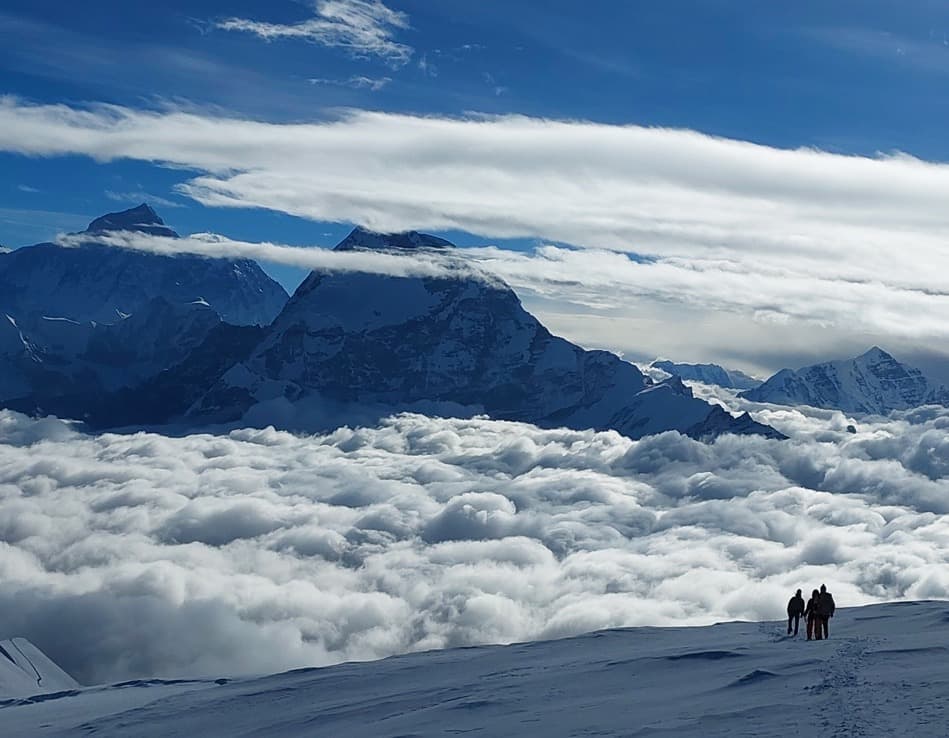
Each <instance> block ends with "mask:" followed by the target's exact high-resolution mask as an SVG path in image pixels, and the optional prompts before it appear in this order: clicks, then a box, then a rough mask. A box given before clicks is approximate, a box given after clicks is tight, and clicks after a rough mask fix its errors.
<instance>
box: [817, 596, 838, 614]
mask: <svg viewBox="0 0 949 738" xmlns="http://www.w3.org/2000/svg"><path fill="white" fill-rule="evenodd" d="M836 609H837V605H836V604H835V603H834V596H833V595H832V594H831V593H830V592H821V594H820V597H818V598H817V614H818V615H820V616H821V617H822V618H831V617H833V616H834V611H835V610H836Z"/></svg>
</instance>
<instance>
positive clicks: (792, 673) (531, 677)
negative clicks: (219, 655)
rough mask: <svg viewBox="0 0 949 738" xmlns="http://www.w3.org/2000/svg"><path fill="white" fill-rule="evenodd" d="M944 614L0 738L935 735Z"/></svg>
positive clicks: (553, 656)
mask: <svg viewBox="0 0 949 738" xmlns="http://www.w3.org/2000/svg"><path fill="white" fill-rule="evenodd" d="M947 623H949V603H946V602H909V603H898V604H887V605H873V606H869V607H863V608H853V609H841V610H839V611H838V613H837V616H836V617H835V618H834V619H833V620H831V639H830V640H828V641H813V642H806V641H805V640H804V638H803V633H802V634H801V635H800V636H799V637H798V638H797V639H791V638H787V637H786V636H785V631H784V627H785V624H784V623H783V622H781V623H773V622H772V623H725V624H720V625H715V626H711V627H704V628H635V629H624V630H612V631H601V632H598V633H590V634H587V635H583V636H579V637H575V638H567V639H563V640H556V641H545V642H535V643H525V644H518V645H511V646H489V647H477V648H463V649H454V650H447V651H433V652H427V653H418V654H411V655H407V656H400V657H395V658H390V659H386V660H383V661H376V662H365V663H350V664H341V665H339V666H334V667H329V668H325V669H303V670H298V671H292V672H287V673H285V674H277V675H273V676H267V677H263V678H255V679H240V680H233V681H227V680H223V679H222V680H217V681H212V680H205V681H177V682H174V681H172V682H169V681H159V680H154V681H147V682H127V683H124V684H118V685H113V686H110V687H97V688H91V689H86V690H83V691H81V692H79V693H78V694H69V693H67V694H65V695H62V696H58V697H57V696H55V695H54V696H53V697H52V698H39V699H37V698H34V699H27V700H10V701H8V702H7V703H6V704H5V705H2V706H0V729H2V731H3V733H4V735H8V734H9V735H30V736H73V735H87V734H93V735H96V736H123V737H128V738H133V737H135V736H155V735H161V736H189V737H190V736H198V735H200V736H347V737H348V738H386V737H389V738H396V737H397V736H398V737H401V738H407V737H408V736H413V738H427V737H429V736H432V737H434V736H450V735H479V736H517V737H518V738H535V737H537V738H540V737H544V738H546V737H547V736H593V735H595V736H660V735H662V736H695V737H698V736H703V737H704V736H723V737H727V738H733V737H734V736H743V735H744V736H765V737H766V736H782V737H783V736H787V735H795V734H797V733H798V732H800V731H801V730H802V729H806V728H810V729H812V732H814V733H815V734H817V735H820V736H828V737H830V736H841V737H843V736H865V737H868V738H869V737H872V736H886V737H887V738H894V737H896V738H899V737H903V736H905V737H907V738H908V737H910V736H912V737H914V738H927V737H929V736H940V737H942V736H945V735H946V732H947V710H949V701H947V700H946V697H945V695H946V691H947V688H949V665H947V661H946V658H945V655H946V652H947V650H949V629H947V627H946V626H947Z"/></svg>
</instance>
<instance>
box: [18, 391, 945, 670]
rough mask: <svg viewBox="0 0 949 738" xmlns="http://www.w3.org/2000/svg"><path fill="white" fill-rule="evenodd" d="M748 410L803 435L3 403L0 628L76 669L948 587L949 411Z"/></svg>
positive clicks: (588, 625) (283, 664)
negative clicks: (32, 414)
mask: <svg viewBox="0 0 949 738" xmlns="http://www.w3.org/2000/svg"><path fill="white" fill-rule="evenodd" d="M763 412H764V414H765V415H766V416H768V417H766V418H764V419H765V420H767V422H769V423H772V424H774V425H776V426H778V427H780V428H781V429H782V430H784V431H785V432H790V433H792V434H793V435H794V437H795V440H792V441H783V442H776V441H769V440H766V439H762V438H757V437H734V436H728V437H723V438H721V439H719V440H717V441H716V442H715V443H714V444H710V445H709V444H703V443H699V442H696V441H693V440H691V439H688V438H685V437H682V436H680V435H678V434H676V433H666V434H663V435H660V436H655V437H649V438H646V439H643V440H641V441H638V442H634V441H630V440H629V439H626V438H623V437H622V436H619V435H618V434H615V433H593V432H576V431H566V430H539V429H537V428H534V427H532V426H526V425H519V424H513V423H503V422H496V421H489V420H484V419H473V420H445V419H433V418H426V417H424V416H418V415H403V416H398V417H396V418H393V419H391V420H389V421H387V422H385V423H383V424H382V425H381V426H379V427H377V428H363V429H349V428H341V429H339V430H337V431H335V432H334V433H332V434H329V435H326V436H294V435H291V434H289V433H283V432H277V431H274V430H272V429H265V430H239V431H234V432H232V433H230V434H229V435H226V436H214V435H201V434H199V435H193V436H187V437H184V438H170V437H165V436H161V435H157V434H151V433H138V434H134V435H127V436H123V435H113V434H104V435H100V436H87V435H83V434H81V433H78V432H75V431H74V430H72V429H71V428H70V427H69V426H68V425H66V424H64V423H61V422H59V421H56V420H31V419H28V418H26V417H24V416H21V415H17V414H15V413H11V412H3V413H0V440H2V444H0V470H2V471H0V499H2V501H3V505H2V506H0V510H2V512H0V539H2V541H3V543H0V575H2V576H3V579H4V587H3V589H2V591H0V631H2V632H9V633H18V634H21V635H23V636H25V637H28V638H30V639H31V640H33V641H34V642H35V643H37V644H38V645H40V646H41V647H42V648H43V649H44V650H45V651H46V652H47V653H49V654H50V655H51V656H52V657H53V658H54V659H55V660H56V661H57V662H59V663H60V664H61V665H62V666H63V667H64V668H66V669H67V670H69V671H71V672H73V673H74V674H75V675H76V676H77V677H78V678H79V679H80V680H82V681H86V682H90V683H91V682H98V681H107V680H117V679H122V678H126V677H136V676H144V675H148V676H153V675H163V676H178V675H188V676H194V675H197V674H214V675H217V676H220V675H222V674H236V673H249V672H256V673H263V672H272V671H277V670H280V669H284V668H290V667H296V666H304V665H307V666H309V665H314V664H328V663H333V662H337V661H341V660H346V659H369V658H376V657H381V656H386V655H389V654H395V653H400V652H405V651H411V650H419V649H428V648H439V647H445V646H457V645H465V644H474V643H496V642H510V641H518V640H529V639H538V638H550V637H556V636H560V635H566V634H572V633H578V632H583V631H588V630H592V629H597V628H605V627H611V626H624V625H647V624H648V625H661V624H698V623H711V622H715V621H719V620H723V619H731V618H747V619H761V618H776V619H777V618H780V617H781V616H782V614H783V608H784V604H785V603H786V601H787V597H788V596H789V592H793V591H794V589H797V588H799V587H805V588H809V587H813V586H817V585H818V584H820V583H821V582H822V581H826V582H828V583H831V582H832V583H833V589H834V592H835V595H836V596H837V597H838V602H839V604H841V605H853V604H861V603H867V602H873V601H880V600H889V599H898V598H927V597H945V596H947V595H949V576H947V575H946V573H945V567H944V561H945V557H946V555H947V554H949V552H947V550H946V540H947V531H946V524H945V522H944V519H943V514H944V513H945V512H946V511H947V510H949V501H947V500H946V498H945V494H944V490H945V484H946V477H947V476H949V468H946V467H945V465H944V464H940V463H939V462H938V458H939V454H938V453H934V450H936V449H939V448H942V447H943V446H944V445H945V444H946V443H947V442H949V440H947V435H946V430H945V428H946V423H947V419H949V416H947V415H946V411H942V410H937V409H933V408H927V409H924V410H920V411H915V412H911V413H905V414H897V415H895V416H894V417H893V418H892V419H890V420H885V421H884V420H881V421H879V422H878V423H877V424H875V425H874V424H866V425H863V426H861V432H860V433H859V434H858V435H856V436H853V435H851V434H848V433H846V432H845V427H846V423H847V420H846V419H845V418H844V416H842V415H840V414H839V413H831V412H820V413H816V414H815V415H813V416H806V415H803V414H802V413H801V412H800V411H797V410H792V409H788V408H775V409H774V410H767V409H766V410H765V411H763ZM858 492H859V494H858ZM235 643H239V644H240V646H239V647H235V645H234V644H235Z"/></svg>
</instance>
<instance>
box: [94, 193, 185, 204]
mask: <svg viewBox="0 0 949 738" xmlns="http://www.w3.org/2000/svg"><path fill="white" fill-rule="evenodd" d="M105 196H106V197H107V198H109V199H110V200H114V201H115V202H134V203H141V202H147V203H148V204H149V205H152V206H160V207H164V208H183V207H184V205H183V204H182V203H180V202H175V201H174V200H169V199H168V198H167V197H161V196H159V195H153V194H151V193H150V192H144V191H143V190H133V191H130V192H116V191H115V190H106V191H105Z"/></svg>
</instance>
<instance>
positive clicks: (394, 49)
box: [0, 0, 949, 366]
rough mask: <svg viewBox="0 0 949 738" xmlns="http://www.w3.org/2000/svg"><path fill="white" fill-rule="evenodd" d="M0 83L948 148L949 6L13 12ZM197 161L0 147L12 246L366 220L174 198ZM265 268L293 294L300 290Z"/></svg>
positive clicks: (523, 238) (226, 7)
mask: <svg viewBox="0 0 949 738" xmlns="http://www.w3.org/2000/svg"><path fill="white" fill-rule="evenodd" d="M357 6H358V7H357ZM353 7H356V10H357V11H359V10H360V7H361V8H362V10H365V9H366V8H367V7H368V8H370V9H373V8H374V10H372V13H374V14H375V15H374V16H373V18H371V19H370V21H369V22H368V23H367V24H363V25H359V24H360V23H361V21H357V26H358V27H357V28H355V29H354V28H353V26H352V24H351V22H350V21H349V20H346V18H350V19H351V17H352V16H345V17H344V20H343V21H342V24H343V26H345V27H344V28H343V29H342V31H341V30H340V27H339V23H338V22H337V21H334V20H333V18H334V16H333V13H334V12H335V11H340V10H341V12H343V13H344V14H345V13H346V12H349V11H351V10H352V9H353ZM314 21H316V22H318V23H325V22H331V23H333V22H336V23H337V24H336V25H335V26H333V28H332V29H330V31H329V32H327V31H326V28H325V26H324V27H323V28H322V30H318V31H317V32H315V33H312V34H310V35H309V36H308V37H306V38H304V37H301V35H300V34H301V28H303V27H302V26H301V24H306V23H308V22H309V23H312V22H314ZM347 23H348V24H349V25H347ZM254 29H256V30H254ZM266 29H270V30H269V33H270V34H271V36H270V38H265V37H264V36H265V35H267V33H268V31H266ZM274 29H278V30H277V31H275V30H274ZM0 73H2V74H0V94H3V95H11V96H14V97H15V98H16V100H17V101H18V104H24V105H34V104H35V105H43V104H47V105H49V104H62V105H66V106H69V107H70V108H73V109H83V108H85V107H87V106H89V105H98V104H111V105H118V106H122V107H123V108H125V109H130V110H134V111H155V110H158V111H167V110H169V109H174V110H178V111H181V110H184V111H196V112H197V113H199V114H201V115H212V116H224V117H229V118H236V119H240V120H245V121H266V122H269V123H275V124H281V123H288V124H289V123H299V122H313V121H321V120H332V119H334V118H335V117H337V116H339V115H340V111H341V110H348V109H355V110H364V111H365V110H368V111H382V112H386V113H406V114H410V115H412V116H415V117H416V118H417V117H418V116H440V117H446V116H447V117H458V118H464V117H470V116H472V115H473V114H478V115H480V114H487V115H504V114H519V115H523V116H528V117H530V118H532V119H538V118H548V119H555V120H561V121H563V120H580V121H592V122H596V123H604V124H612V125H620V126H622V125H637V126H646V127H670V128H681V129H688V130H692V131H696V132H699V133H702V134H708V135H711V136H716V137H724V138H728V139H735V140H738V141H747V142H754V143H758V144H764V145H766V146H768V147H775V148H777V149H797V148H799V147H813V148H815V149H819V150H821V151H823V152H833V153H841V154H854V155H859V156H867V157H876V156H877V155H878V153H879V152H883V153H890V152H907V153H909V154H912V155H914V156H916V157H919V158H920V159H922V160H925V161H926V162H941V161H944V160H946V158H947V156H949V151H947V147H949V144H947V143H946V142H945V136H944V123H945V120H947V114H949V96H947V95H945V94H944V89H945V87H946V84H947V82H949V5H947V4H946V3H942V2H935V1H933V2H927V1H923V0H918V1H913V2H896V1H892V2H891V1H880V0H870V1H867V0H861V1H860V2H857V1H855V0H853V1H845V2H835V3H826V2H823V1H817V0H807V1H805V2H798V3H794V4H793V7H792V6H789V5H785V4H775V3H761V2H757V1H748V2H743V1H741V2H740V1H730V0H689V1H685V0H665V1H664V2H662V3H656V2H638V1H637V2H620V1H618V0H617V1H607V0H593V1H592V2H588V3H584V4H578V3H575V2H566V1H565V0H545V1H543V2H541V1H540V0H534V1H530V2H526V1H520V2H518V1H516V0H513V1H512V0H505V1H503V2H502V1H501V0H483V1H481V2H475V3H471V2H459V1H458V0H439V1H438V2H434V1H432V0H428V1H422V0H386V3H385V4H382V3H380V2H378V0H323V2H319V0H313V1H312V2H295V1H292V0H274V2H270V3H260V2H250V1H249V0H241V1H237V2H229V3H221V2H207V1H200V2H187V3H185V2H163V3H151V4H135V5H129V4H128V3H120V2H109V1H105V0H90V1H89V2H84V3H81V4H76V3H62V2H36V1H35V0H33V1H32V2H24V1H23V0H7V1H6V2H5V3H4V5H3V9H2V10H0ZM15 149H16V146H14V147H13V150H15ZM5 150H6V151H10V150H11V147H9V146H7V147H6V149H5ZM238 158H239V157H238ZM239 165H240V162H239V160H237V161H235V166H239ZM189 166H190V165H189V164H188V163H182V162H177V163H175V165H174V166H173V167H169V166H166V165H164V164H163V163H162V162H161V161H159V160H158V157H157V155H156V156H152V155H150V156H143V157H137V156H129V155H127V154H122V153H119V154H117V158H115V159H113V160H111V161H97V160H95V159H93V158H90V157H89V156H88V155H87V153H83V151H81V150H80V149H76V152H75V153H67V154H64V155H45V154H44V155H42V156H24V155H22V154H19V153H0V191H2V192H3V195H4V197H3V200H2V201H0V244H4V245H8V246H19V245H24V244H27V243H32V242H36V241H40V240H43V239H46V238H50V237H53V236H54V235H55V234H56V233H57V232H61V231H66V230H73V229H78V228H81V227H82V226H83V225H84V224H85V223H86V222H88V220H90V219H91V218H92V217H94V216H96V215H98V214H101V213H103V212H107V211H111V210H118V209H123V208H124V207H127V206H132V205H134V204H137V203H138V202H140V201H141V200H148V201H149V202H151V203H152V204H153V205H154V206H155V207H156V209H157V210H158V211H159V212H160V213H161V214H162V215H163V216H164V217H165V220H166V221H168V222H169V223H170V224H171V225H173V226H174V227H175V228H176V229H178V230H179V231H180V232H182V233H192V232H202V231H212V232H215V233H219V234H224V235H226V236H228V237H231V238H235V239H242V240H247V241H261V240H268V241H275V242H280V243H286V244H300V245H313V244H322V245H330V244H332V243H334V242H335V241H338V240H339V239H340V238H341V237H342V236H343V235H345V233H346V231H347V230H348V228H349V221H350V220H352V219H354V218H351V217H348V216H347V215H345V214H342V215H340V216H339V218H338V220H340V221H343V222H330V221H331V220H332V219H331V218H329V214H328V213H327V212H326V210H325V208H324V209H322V210H320V211H319V213H318V214H317V215H316V216H314V215H311V216H310V217H308V218H307V217H299V216H300V209H299V208H296V209H295V208H293V207H286V208H282V207H264V208H261V207H259V206H258V205H259V204H260V201H259V200H253V199H252V198H247V197H245V196H244V195H242V196H241V197H242V200H241V203H240V205H241V206H240V207H226V208H225V207H216V206H213V205H212V204H210V203H209V201H208V200H207V199H201V198H198V199H195V198H192V197H188V196H186V195H184V194H182V193H181V192H180V191H178V190H176V187H177V186H179V185H180V184H181V183H182V182H185V181H187V180H188V179H189V178H190V177H192V176H194V174H195V172H198V173H200V172H201V171H205V170H202V169H201V168H195V169H194V170H189ZM702 166H704V164H702V163H701V162H696V168H697V169H698V168H701V167H702ZM268 202H269V201H268ZM367 217H369V216H367ZM399 222H402V221H401V220H400V221H399ZM451 222H455V221H451ZM423 225H424V224H423ZM431 230H439V229H436V228H432V229H431ZM441 230H444V229H441ZM470 230H471V233H467V234H466V233H459V232H458V229H455V230H454V231H453V232H452V233H451V235H452V236H453V237H454V238H456V239H457V240H458V241H459V242H461V243H462V244H475V243H484V242H486V241H490V242H491V243H498V244H501V245H503V246H506V247H509V248H514V249H520V250H523V249H529V248H531V247H533V246H534V245H535V244H537V243H539V242H540V241H541V240H544V242H547V241H557V240H558V238H557V235H558V234H557V233H544V234H541V233H538V234H537V235H536V236H532V233H531V232H530V229H526V230H525V229H523V228H515V229H513V230H512V231H511V234H508V230H510V229H506V228H499V229H493V230H492V229H490V228H485V229H484V230H483V231H480V232H479V231H478V230H477V229H475V228H474V227H472V228H471V229H470ZM515 231H516V233H515ZM522 231H523V233H522ZM512 234H513V235H512ZM509 235H510V236H511V237H510V238H509V237H508V236H509ZM541 237H543V239H541ZM559 240H560V241H563V242H566V241H568V240H569V239H567V238H561V239H559ZM578 245H589V244H578ZM630 250H639V249H638V248H637V246H636V245H635V244H632V245H631V246H630ZM646 250H647V251H648V249H646ZM269 268H270V269H271V270H272V272H273V273H274V274H275V275H276V276H277V277H278V278H279V279H281V281H283V282H284V283H285V284H286V285H287V286H288V287H290V288H292V287H293V286H294V284H295V281H296V280H297V279H298V278H299V274H300V273H299V271H298V270H294V269H290V268H288V267H281V266H273V265H271V266H270V267H269ZM766 307H767V306H766ZM551 312H552V313H555V312H556V310H555V309H553V308H552V309H551ZM758 312H760V309H759V310H758ZM879 328H880V326H875V327H872V330H870V329H867V331H863V332H862V333H861V334H860V336H859V338H854V339H853V342H854V345H855V346H857V345H858V344H860V343H861V342H862V341H863V340H864V337H865V335H866V337H869V336H870V334H872V333H873V331H874V330H877V329H879ZM891 332H892V331H891ZM864 334H865V335H864ZM827 342H828V343H833V341H832V340H831V339H830V338H829V337H828V338H827ZM734 358H735V359H736V360H738V363H741V361H742V360H743V359H744V360H745V362H746V365H749V364H748V356H746V355H744V354H742V355H736V356H735V357H734ZM781 358H783V357H781ZM774 361H778V358H777V357H776V358H775V359H774ZM768 363H769V362H767V361H760V362H757V365H758V366H762V365H765V364H768ZM751 365H755V362H751Z"/></svg>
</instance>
